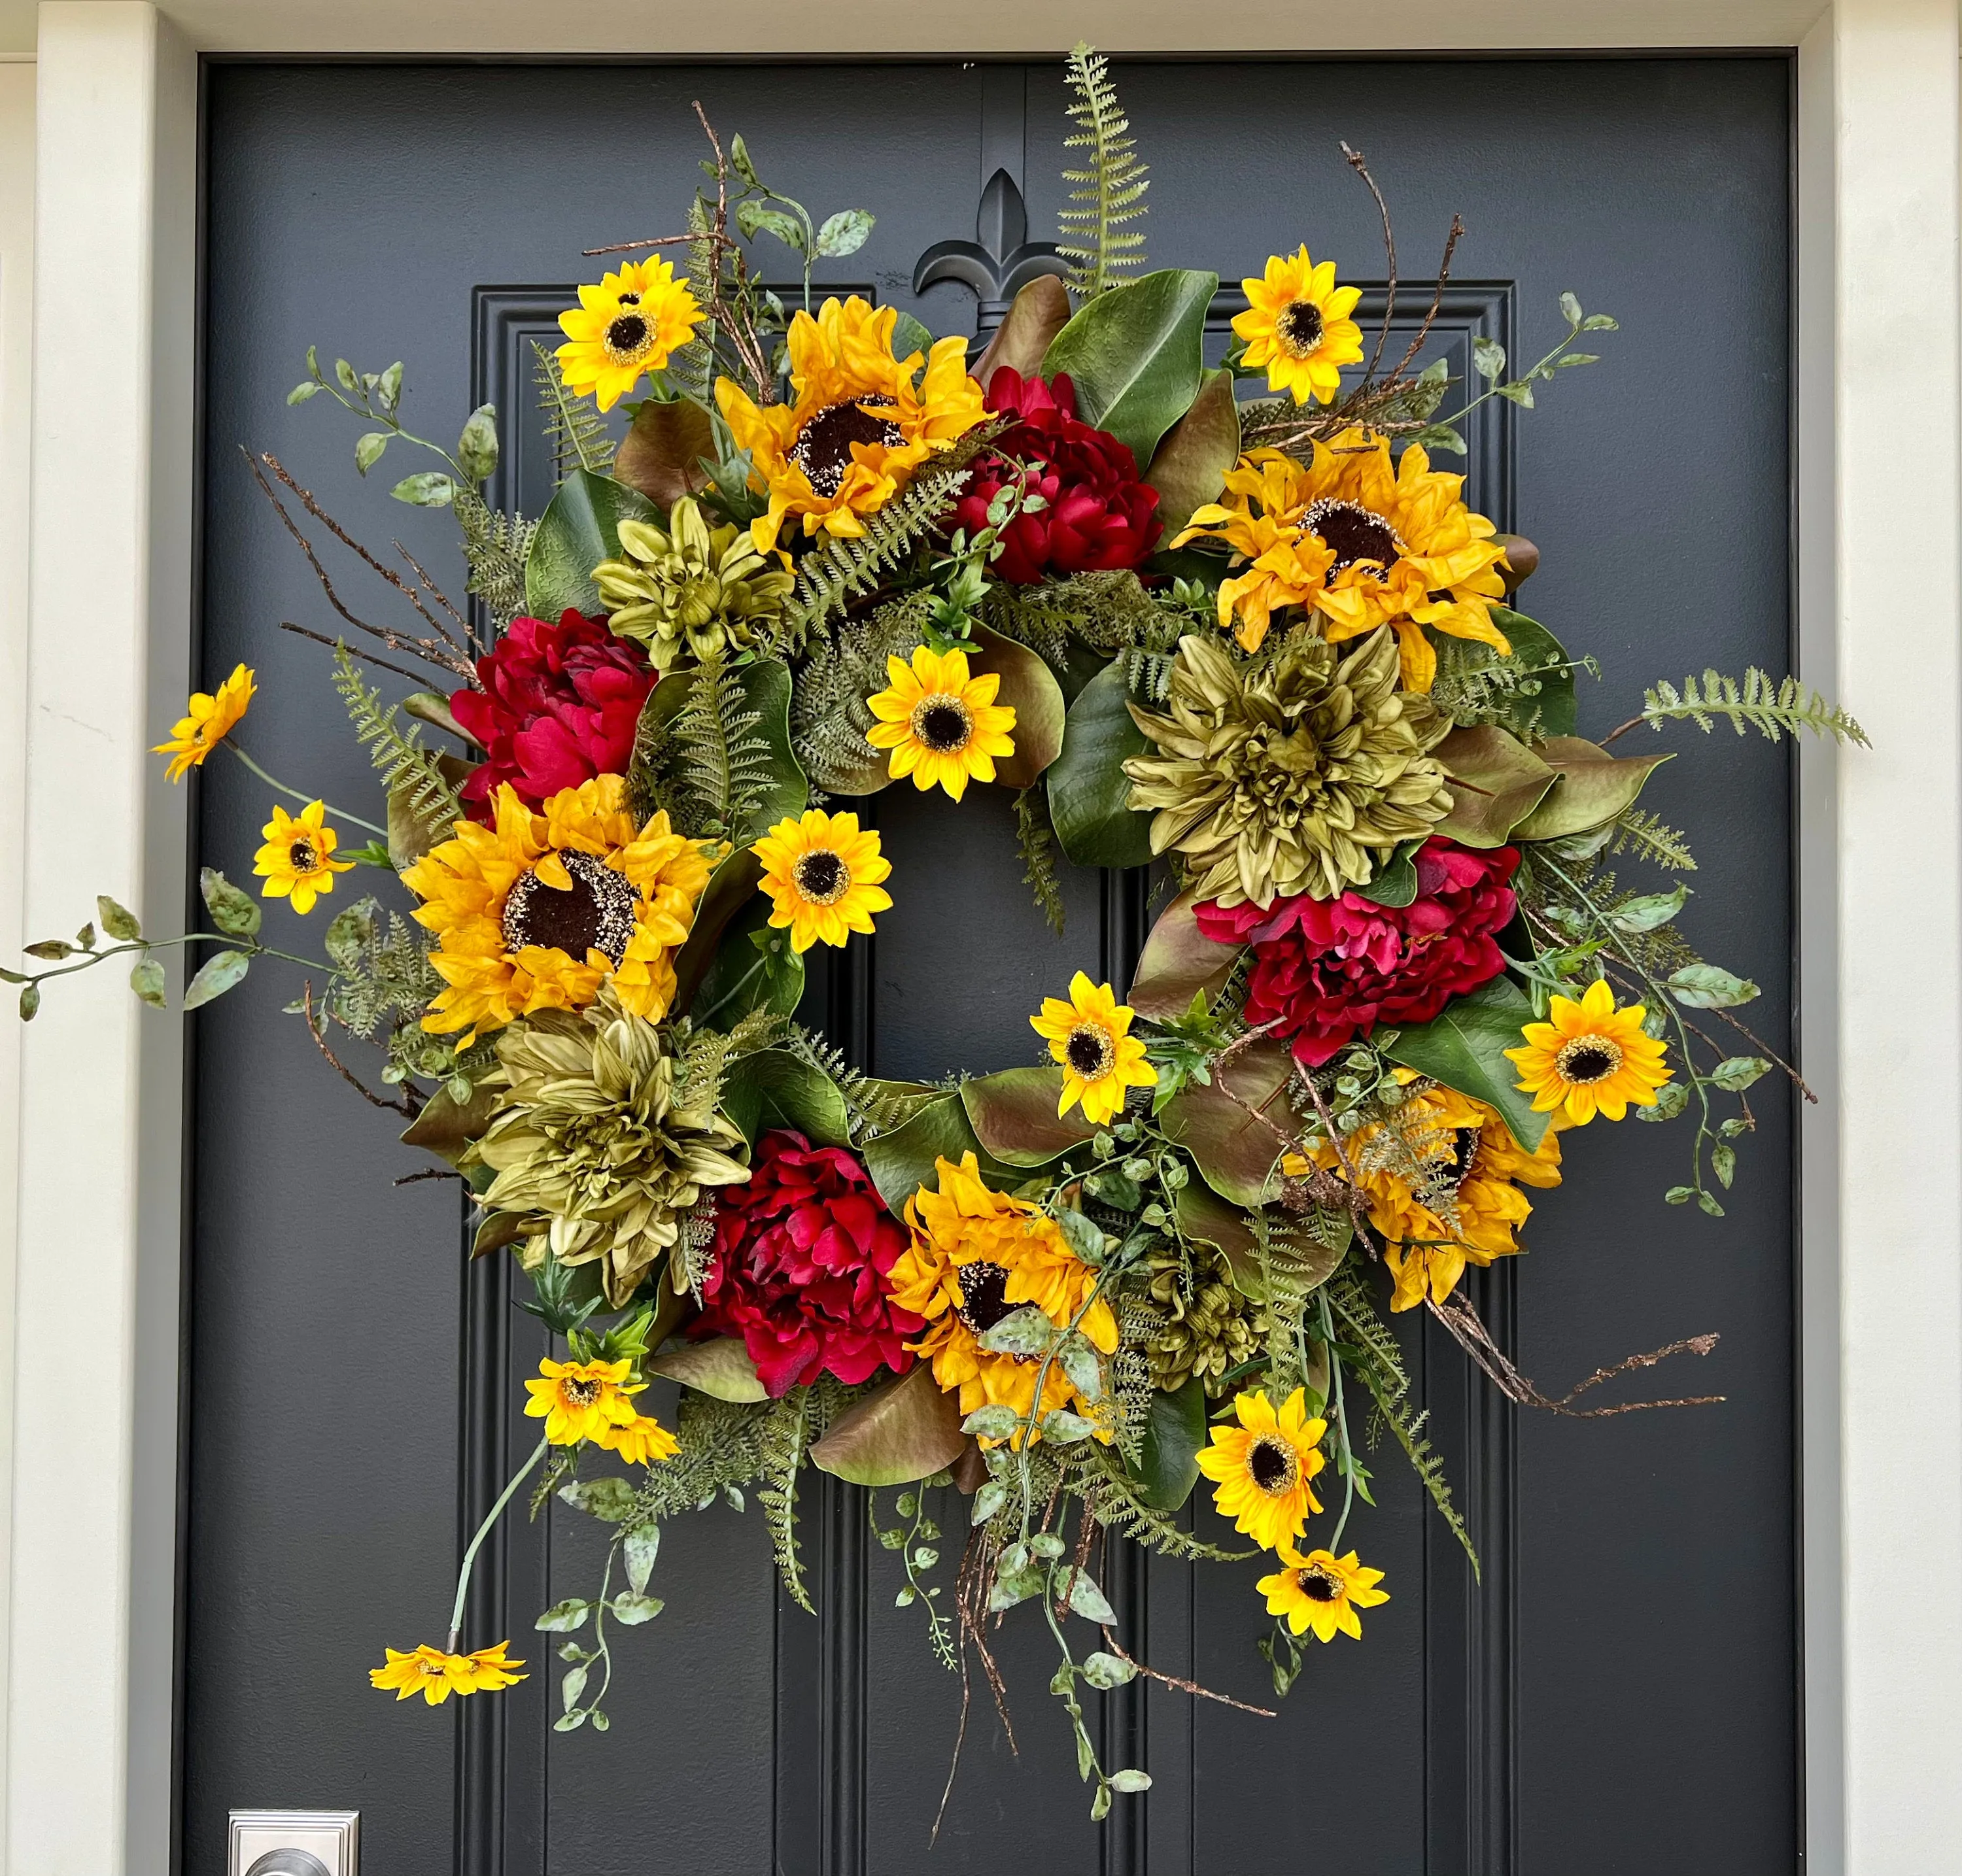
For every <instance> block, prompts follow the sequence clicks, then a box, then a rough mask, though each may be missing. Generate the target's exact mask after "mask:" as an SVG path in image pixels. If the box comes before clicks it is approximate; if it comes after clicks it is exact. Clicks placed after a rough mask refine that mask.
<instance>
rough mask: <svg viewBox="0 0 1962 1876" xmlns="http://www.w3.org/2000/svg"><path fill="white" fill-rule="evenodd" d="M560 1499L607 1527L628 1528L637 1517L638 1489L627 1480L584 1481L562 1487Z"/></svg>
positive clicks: (559, 1491)
mask: <svg viewBox="0 0 1962 1876" xmlns="http://www.w3.org/2000/svg"><path fill="white" fill-rule="evenodd" d="M558 1495H559V1496H560V1497H561V1498H563V1499H564V1501H566V1503H567V1504H569V1505H570V1506H571V1507H573V1508H574V1510H575V1511H583V1512H585V1513H586V1515H587V1516H588V1517H596V1518H598V1519H599V1520H601V1522H602V1523H607V1524H624V1523H625V1522H626V1521H627V1520H628V1518H630V1517H632V1516H633V1515H634V1488H633V1487H632V1486H631V1485H628V1482H626V1480H625V1479H621V1478H618V1477H614V1478H608V1479H580V1480H578V1481H577V1482H575V1483H574V1484H572V1485H561V1486H560V1487H559V1488H558Z"/></svg>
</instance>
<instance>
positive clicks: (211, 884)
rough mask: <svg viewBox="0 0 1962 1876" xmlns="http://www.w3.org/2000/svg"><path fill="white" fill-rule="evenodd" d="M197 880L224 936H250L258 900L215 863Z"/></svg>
mask: <svg viewBox="0 0 1962 1876" xmlns="http://www.w3.org/2000/svg"><path fill="white" fill-rule="evenodd" d="M197 883H198V890H199V891H200V892H202V893H203V895H204V903H205V909H206V911H209V913H210V914H211V922H212V924H214V925H216V927H218V929H219V930H220V931H222V932H223V933H225V936H227V937H228V938H250V937H251V936H252V935H253V934H254V933H255V932H257V930H258V929H259V902H258V901H257V899H255V898H253V897H252V896H251V895H250V894H249V893H246V892H241V891H240V890H239V889H238V887H236V886H235V885H233V884H232V882H231V881H230V880H229V879H226V878H225V876H224V874H222V873H220V872H219V870H218V869H217V868H216V866H206V868H204V869H203V871H202V872H200V873H199V875H198V876H197ZM31 948H32V947H31V946H30V949H31Z"/></svg>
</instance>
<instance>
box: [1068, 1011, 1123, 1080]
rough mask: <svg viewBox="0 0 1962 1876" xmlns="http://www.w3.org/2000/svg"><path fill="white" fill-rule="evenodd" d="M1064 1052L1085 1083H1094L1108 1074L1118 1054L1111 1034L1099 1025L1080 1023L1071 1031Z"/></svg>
mask: <svg viewBox="0 0 1962 1876" xmlns="http://www.w3.org/2000/svg"><path fill="white" fill-rule="evenodd" d="M1062 1052H1063V1053H1064V1054H1066V1055H1067V1056H1068V1057H1069V1065H1070V1067H1072V1069H1074V1070H1075V1071H1076V1073H1077V1074H1079V1075H1081V1076H1082V1077H1083V1079H1084V1080H1085V1081H1094V1080H1096V1079H1097V1077H1098V1076H1099V1075H1101V1074H1108V1073H1109V1071H1110V1064H1111V1061H1112V1060H1113V1058H1114V1057H1115V1056H1116V1054H1117V1050H1116V1048H1114V1046H1113V1045H1112V1043H1111V1041H1110V1031H1109V1030H1108V1029H1105V1028H1104V1026H1103V1025H1102V1024H1101V1023H1078V1025H1077V1026H1076V1027H1075V1029H1072V1030H1071V1031H1070V1032H1069V1041H1068V1042H1065V1043H1064V1044H1063V1045H1062Z"/></svg>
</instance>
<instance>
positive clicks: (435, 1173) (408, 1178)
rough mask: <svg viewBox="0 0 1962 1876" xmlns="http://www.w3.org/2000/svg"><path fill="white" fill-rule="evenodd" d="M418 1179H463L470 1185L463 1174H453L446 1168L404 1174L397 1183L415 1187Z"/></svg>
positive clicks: (426, 1169) (433, 1167)
mask: <svg viewBox="0 0 1962 1876" xmlns="http://www.w3.org/2000/svg"><path fill="white" fill-rule="evenodd" d="M418 1179H462V1181H463V1183H464V1184H465V1185H468V1184H469V1183H470V1182H469V1181H468V1179H464V1178H463V1175H462V1173H461V1172H452V1171H451V1170H450V1169H449V1167H448V1166H425V1167H424V1168H423V1170H422V1171H421V1172H404V1174H403V1175H402V1176H401V1178H400V1179H397V1180H396V1181H395V1183H396V1184H397V1185H414V1184H415V1182H417V1180H418Z"/></svg>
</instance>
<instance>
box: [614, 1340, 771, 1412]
mask: <svg viewBox="0 0 1962 1876" xmlns="http://www.w3.org/2000/svg"><path fill="white" fill-rule="evenodd" d="M644 1367H646V1369H647V1372H648V1373H650V1374H659V1375H663V1376H665V1377H666V1378H667V1379H668V1380H670V1381H679V1382H680V1383H681V1384H682V1386H683V1387H692V1388H693V1389H695V1392H696V1393H698V1394H706V1395H708V1396H709V1397H710V1398H711V1399H714V1400H733V1401H749V1400H767V1399H769V1389H767V1388H765V1386H764V1385H763V1383H762V1381H761V1380H759V1378H758V1377H757V1373H756V1363H755V1362H754V1361H752V1360H751V1359H750V1358H749V1349H748V1348H746V1347H745V1346H744V1345H743V1339H742V1338H741V1337H740V1336H739V1335H718V1336H717V1337H716V1338H715V1339H714V1341H713V1342H688V1343H685V1344H683V1345H682V1346H681V1347H679V1348H664V1349H663V1350H662V1351H661V1352H660V1354H657V1355H651V1356H650V1357H649V1358H648V1359H647V1361H646V1362H645V1363H644Z"/></svg>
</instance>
